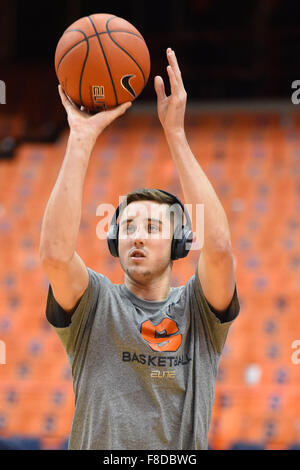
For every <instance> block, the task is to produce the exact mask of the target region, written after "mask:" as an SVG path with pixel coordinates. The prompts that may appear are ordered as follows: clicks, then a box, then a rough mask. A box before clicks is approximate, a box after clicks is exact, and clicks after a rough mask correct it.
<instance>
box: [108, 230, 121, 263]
mask: <svg viewBox="0 0 300 470" xmlns="http://www.w3.org/2000/svg"><path fill="white" fill-rule="evenodd" d="M107 244H108V249H109V251H110V254H111V255H112V256H115V257H116V258H118V256H119V248H118V244H119V224H112V225H110V227H109V230H108V235H107Z"/></svg>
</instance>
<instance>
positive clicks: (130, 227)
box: [126, 224, 135, 233]
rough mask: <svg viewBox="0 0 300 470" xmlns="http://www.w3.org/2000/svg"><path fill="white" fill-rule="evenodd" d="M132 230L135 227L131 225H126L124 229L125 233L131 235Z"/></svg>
mask: <svg viewBox="0 0 300 470" xmlns="http://www.w3.org/2000/svg"><path fill="white" fill-rule="evenodd" d="M134 230H135V226H134V225H133V224H129V225H127V227H126V231H127V233H133V232H134Z"/></svg>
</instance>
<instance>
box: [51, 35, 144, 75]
mask: <svg viewBox="0 0 300 470" xmlns="http://www.w3.org/2000/svg"><path fill="white" fill-rule="evenodd" d="M74 31H79V32H81V33H82V32H83V31H81V30H80V29H69V30H68V31H65V33H64V34H66V33H72V32H74ZM110 33H125V34H132V36H135V37H136V38H139V39H140V40H141V41H143V38H142V37H141V36H138V35H137V34H135V33H132V32H131V31H125V30H122V29H116V30H114V31H112V30H110ZM98 34H99V35H100V34H108V33H107V31H101V33H98ZM96 36H97V34H91V35H90V36H86V38H87V39H92V38H94V37H96ZM84 41H85V39H81V41H78V42H76V43H75V44H73V46H71V47H70V49H68V50H67V51H66V52H65V53H64V54H63V55H62V56H61V58H60V59H59V62H58V64H57V69H56V72H58V69H59V66H60V63H61V61H62V60H63V58H64V57H65V56H66V55H67V54H69V52H71V50H72V49H74V47H76V46H79V44H81V43H82V42H84Z"/></svg>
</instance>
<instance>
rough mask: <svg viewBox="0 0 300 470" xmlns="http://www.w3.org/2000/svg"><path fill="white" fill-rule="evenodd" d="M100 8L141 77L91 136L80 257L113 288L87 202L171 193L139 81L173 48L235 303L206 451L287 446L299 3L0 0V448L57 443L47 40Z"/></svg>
mask: <svg viewBox="0 0 300 470" xmlns="http://www.w3.org/2000/svg"><path fill="white" fill-rule="evenodd" d="M98 12H107V13H113V14H115V15H118V16H121V17H123V18H126V19H127V20H128V21H130V22H132V23H133V24H134V25H135V26H136V27H137V28H138V29H139V30H140V31H141V33H142V34H143V36H144V38H145V40H146V42H147V44H148V47H149V50H150V55H151V74H150V78H149V82H148V84H147V86H146V88H145V90H144V91H143V93H142V94H141V96H140V97H139V98H138V100H137V101H136V102H135V103H134V106H133V107H132V109H131V110H130V111H129V112H128V113H127V114H126V115H125V116H124V117H122V118H120V119H119V120H118V121H116V122H115V123H113V125H111V126H110V127H109V128H108V129H107V130H105V132H104V133H103V135H102V136H101V138H100V139H99V140H98V142H97V144H96V147H95V150H94V153H93V157H92V159H91V163H90V166H89V169H88V174H87V179H86V185H85V191H84V204H83V212H82V222H81V226H80V233H79V237H78V246H77V250H78V252H79V254H80V255H81V257H82V258H83V259H84V261H85V263H86V264H87V265H88V266H89V267H91V268H92V269H95V270H96V271H98V272H102V273H103V274H105V275H106V276H108V277H109V278H110V279H111V280H112V281H113V282H115V283H120V282H122V280H123V276H122V271H121V269H120V266H119V262H118V260H116V259H114V258H112V257H111V256H110V255H109V253H108V249H107V244H106V241H105V240H99V239H98V238H97V236H96V227H97V224H98V222H99V220H100V219H99V217H98V216H96V208H97V206H98V204H99V203H101V202H106V203H110V204H113V205H114V206H116V205H117V204H118V201H119V195H124V194H126V193H127V192H128V191H130V190H133V189H135V188H138V187H163V188H165V189H166V190H168V191H170V192H172V193H174V194H176V195H177V196H178V197H183V195H182V192H181V188H180V184H179V179H178V176H177V173H176V168H175V166H174V164H173V162H172V160H171V157H170V155H169V153H168V149H167V147H166V144H165V141H164V138H163V134H162V129H161V127H160V124H159V121H158V118H157V115H156V108H155V92H154V88H153V78H154V76H155V75H156V74H161V75H162V76H163V77H164V78H165V80H166V79H167V74H166V57H165V50H166V48H167V47H168V46H171V47H172V48H173V49H174V50H175V52H176V54H177V57H178V61H179V63H180V66H181V70H182V74H183V79H184V83H185V87H186V90H187V93H188V106H187V117H186V131H187V134H188V138H189V141H190V143H191V147H192V150H193V151H194V153H195V155H196V157H197V159H198V161H199V163H200V164H201V166H202V167H203V169H204V170H205V171H206V174H207V175H208V177H209V179H210V181H211V182H212V184H213V186H214V188H215V190H216V192H217V194H218V196H219V198H220V200H221V202H222V204H223V205H224V207H225V210H226V213H227V216H228V219H229V222H230V227H231V232H232V242H233V248H234V253H235V257H236V269H237V288H238V293H239V297H240V303H241V312H240V316H239V318H238V319H237V320H236V322H235V324H234V325H233V326H232V328H231V331H230V333H229V335H228V340H227V343H226V346H225V349H224V353H223V356H222V359H221V363H220V369H219V373H218V379H217V384H216V397H215V404H214V410H213V417H212V424H211V428H210V433H209V445H210V448H211V449H292V448H297V447H298V448H299V447H300V405H299V379H300V353H299V352H298V351H299V347H300V327H299V307H300V251H299V243H297V242H299V230H300V217H299V216H300V140H299V138H300V130H299V129H300V127H299V126H300V116H299V106H297V102H295V104H293V102H292V94H293V92H294V91H295V90H294V89H293V88H292V83H293V82H294V81H295V80H297V79H299V80H300V54H299V51H300V47H299V46H300V28H299V22H300V4H299V2H286V1H283V0H281V1H280V0H259V1H249V0H248V1H243V2H230V1H229V2H228V1H227V2H217V1H212V0H189V1H168V0H167V1H163V2H161V1H160V2H158V1H152V2H141V1H140V0H128V1H127V2H117V1H113V0H110V1H102V2H93V1H79V0H69V1H65V2H63V1H61V2H57V3H55V2H39V3H36V2H32V3H31V2H21V1H19V2H18V1H16V0H11V1H10V2H2V3H1V5H0V79H1V80H3V81H4V82H5V84H6V104H0V340H1V343H0V345H1V348H2V353H3V349H4V346H5V351H4V352H5V353H6V354H5V364H0V438H1V448H17V449H58V448H59V449H64V448H66V446H67V439H68V434H69V430H70V425H71V419H72V414H73V409H74V399H73V391H72V382H71V373H70V368H69V365H68V363H67V358H66V355H65V352H64V350H63V348H62V346H61V344H60V342H59V339H58V338H57V336H56V334H55V333H54V332H53V330H52V329H51V327H50V325H49V324H48V323H47V321H46V319H45V304H46V297H47V291H48V281H47V279H46V277H45V275H44V273H43V271H42V269H41V266H40V262H39V256H38V246H39V236H40V227H41V220H42V216H43V213H44V209H45V206H46V204H47V200H48V198H49V196H50V192H51V190H52V187H53V185H54V182H55V180H56V177H57V174H58V171H59V168H60V165H61V163H62V159H63V156H64V151H65V147H66V141H67V136H68V128H67V121H66V115H65V111H64V109H63V107H62V105H61V102H60V99H59V96H58V93H57V79H56V76H55V71H54V53H55V47H56V43H57V41H58V39H59V37H60V36H61V34H62V33H63V31H64V30H65V29H66V27H67V26H69V25H70V24H71V23H72V22H73V21H75V20H76V19H78V18H80V17H82V16H85V15H88V14H91V13H98ZM294 101H295V100H294ZM198 255H199V252H191V253H190V255H189V256H188V257H187V258H185V259H184V260H181V261H177V262H175V264H174V269H173V285H174V286H175V285H181V284H184V283H185V282H186V281H187V280H188V278H189V277H190V276H191V275H192V274H193V273H194V269H195V265H196V260H197V257H198ZM2 359H3V354H2ZM2 362H4V361H2Z"/></svg>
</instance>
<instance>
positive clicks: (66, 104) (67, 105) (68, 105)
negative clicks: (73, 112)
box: [58, 85, 72, 112]
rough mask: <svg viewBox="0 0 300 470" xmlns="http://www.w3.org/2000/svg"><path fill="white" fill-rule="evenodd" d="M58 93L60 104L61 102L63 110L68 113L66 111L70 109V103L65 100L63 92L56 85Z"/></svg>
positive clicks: (59, 86)
mask: <svg viewBox="0 0 300 470" xmlns="http://www.w3.org/2000/svg"><path fill="white" fill-rule="evenodd" d="M58 92H59V96H60V99H61V102H62V104H63V106H64V108H65V110H66V111H67V112H68V110H69V109H70V107H71V106H72V105H71V103H70V101H69V100H68V98H67V96H66V94H65V92H64V90H63V89H62V87H61V85H58Z"/></svg>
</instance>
